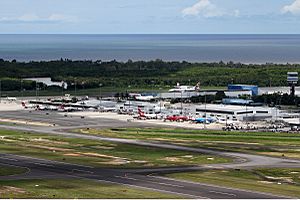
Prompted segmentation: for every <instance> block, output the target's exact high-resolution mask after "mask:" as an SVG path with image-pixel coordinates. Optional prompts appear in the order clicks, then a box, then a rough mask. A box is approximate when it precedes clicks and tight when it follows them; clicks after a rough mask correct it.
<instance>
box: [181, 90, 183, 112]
mask: <svg viewBox="0 0 300 200" xmlns="http://www.w3.org/2000/svg"><path fill="white" fill-rule="evenodd" d="M181 114H182V115H183V105H182V91H181Z"/></svg>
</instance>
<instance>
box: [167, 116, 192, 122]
mask: <svg viewBox="0 0 300 200" xmlns="http://www.w3.org/2000/svg"><path fill="white" fill-rule="evenodd" d="M189 120H190V119H189V118H188V117H187V116H177V115H173V116H167V117H166V118H165V119H164V121H171V122H174V121H176V122H183V121H189Z"/></svg>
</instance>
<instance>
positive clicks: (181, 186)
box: [147, 181, 184, 188]
mask: <svg viewBox="0 0 300 200" xmlns="http://www.w3.org/2000/svg"><path fill="white" fill-rule="evenodd" d="M147 182H152V183H156V184H159V185H167V186H172V187H180V188H184V186H183V185H174V184H170V183H158V182H154V181H147Z"/></svg>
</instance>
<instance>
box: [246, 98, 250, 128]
mask: <svg viewBox="0 0 300 200" xmlns="http://www.w3.org/2000/svg"><path fill="white" fill-rule="evenodd" d="M246 126H247V129H249V126H248V107H247V102H246Z"/></svg>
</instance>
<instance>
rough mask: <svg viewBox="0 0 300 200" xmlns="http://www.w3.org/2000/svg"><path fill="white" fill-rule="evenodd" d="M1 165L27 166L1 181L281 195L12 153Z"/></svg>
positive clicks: (198, 194) (187, 193) (225, 195)
mask: <svg viewBox="0 0 300 200" xmlns="http://www.w3.org/2000/svg"><path fill="white" fill-rule="evenodd" d="M0 164H5V165H12V166H18V167H26V168H28V169H30V172H29V173H27V174H25V175H23V176H21V177H20V176H16V177H13V176H9V177H1V179H2V180H6V179H7V180H13V179H14V178H15V179H16V180H19V179H34V178H38V179H43V178H85V179H91V180H95V181H100V182H108V183H115V184H121V185H127V186H132V187H138V188H145V189H150V190H155V191H160V192H166V193H172V194H178V195H182V196H184V197H186V198H212V199H274V198H283V197H281V196H275V195H270V194H265V193H258V192H251V191H246V190H238V189H231V188H225V187H218V186H213V185H207V184H198V183H192V182H185V181H178V180H173V179H168V178H163V177H157V176H149V175H145V174H144V175H142V174H139V173H134V172H127V171H126V170H123V171H122V170H121V171H120V170H116V169H97V168H94V167H89V166H82V165H74V164H68V163H63V162H56V161H49V160H44V159H36V158H30V157H24V156H17V155H11V154H0Z"/></svg>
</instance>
